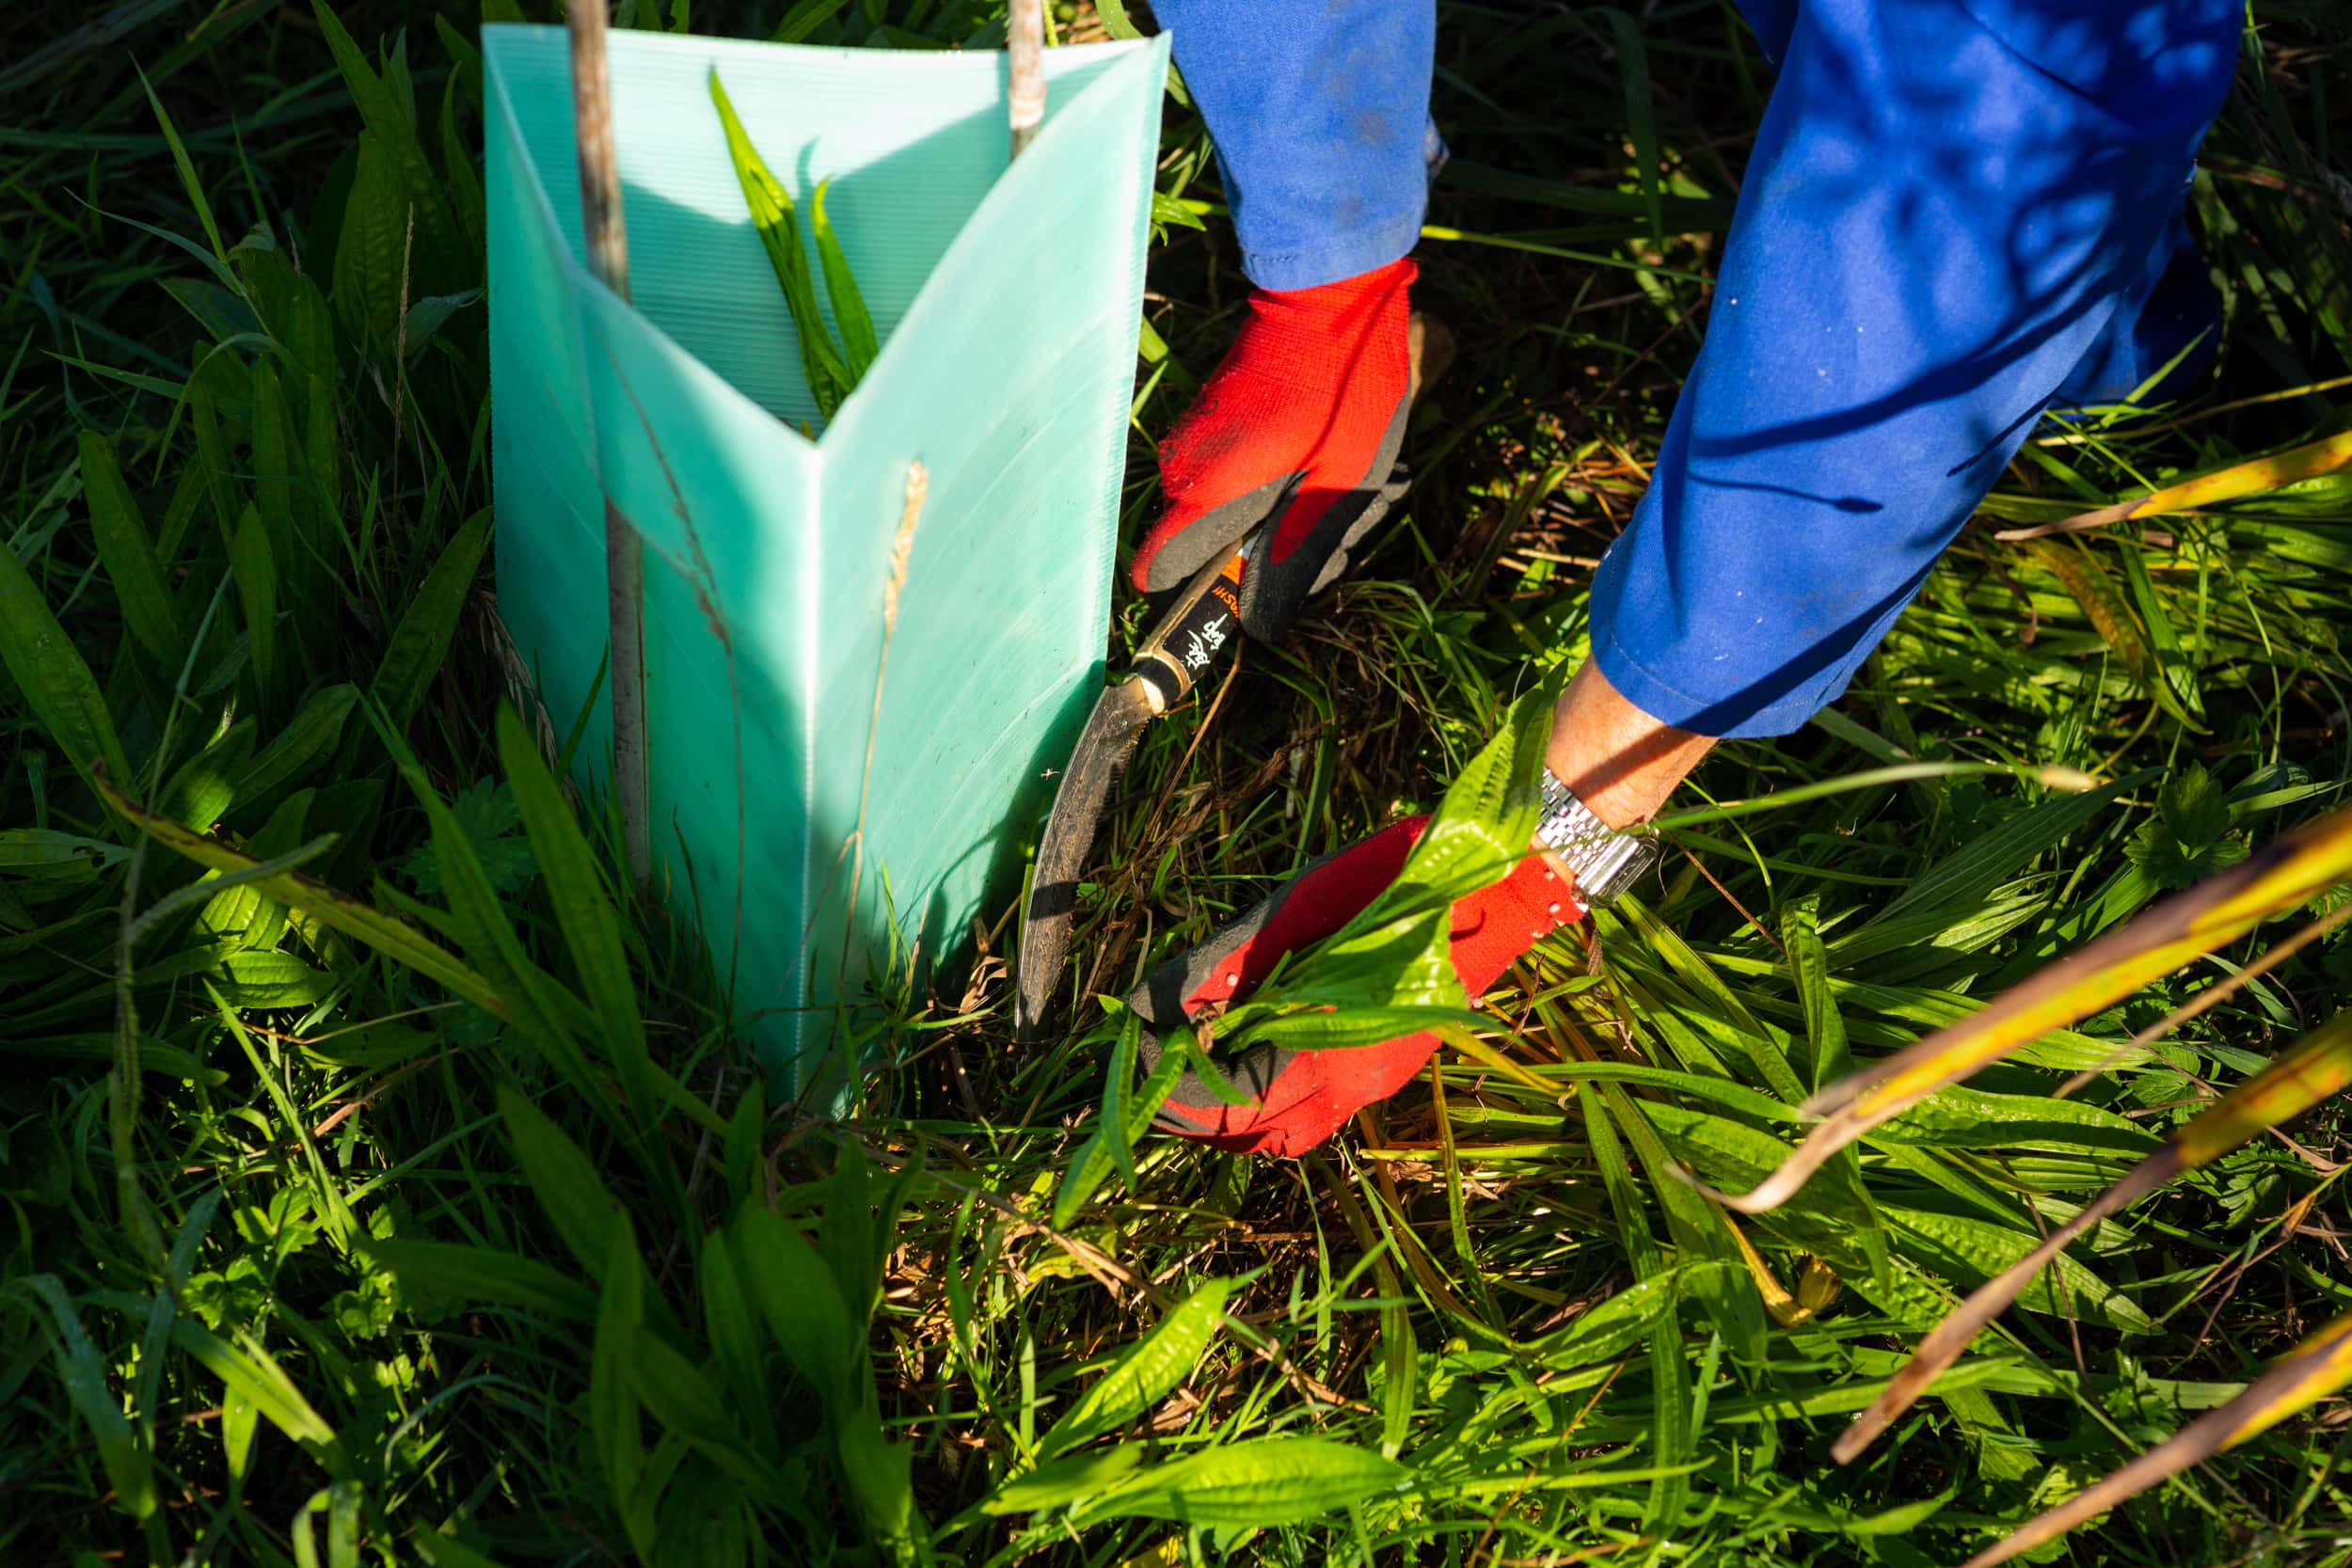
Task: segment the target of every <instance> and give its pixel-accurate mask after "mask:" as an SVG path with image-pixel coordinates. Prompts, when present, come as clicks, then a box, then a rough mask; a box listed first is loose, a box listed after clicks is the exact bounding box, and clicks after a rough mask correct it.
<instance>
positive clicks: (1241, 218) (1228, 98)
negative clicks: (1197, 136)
mask: <svg viewBox="0 0 2352 1568" xmlns="http://www.w3.org/2000/svg"><path fill="white" fill-rule="evenodd" d="M1152 15H1153V16H1154V17H1156V18H1157V19H1158V20H1159V24H1160V25H1161V26H1162V27H1163V28H1165V29H1167V30H1168V33H1169V35H1170V38H1169V41H1170V42H1171V43H1172V44H1173V45H1174V46H1175V51H1176V65H1177V68H1178V69H1179V70H1181V71H1183V72H1184V86H1185V87H1186V88H1187V89H1188V90H1189V91H1190V92H1191V93H1192V97H1193V101H1194V102H1195V103H1198V104H1199V105H1200V114H1201V118H1202V119H1206V120H1207V121H1208V125H1209V133H1210V135H1212V136H1213V137H1214V138H1215V140H1216V153H1217V168H1218V172H1219V173H1220V174H1221V175H1222V176H1223V178H1224V183H1225V197H1226V200H1227V202H1228V203H1229V204H1230V205H1231V206H1232V210H1233V230H1234V232H1235V234H1236V235H1237V236H1238V237H1239V238H1240V241H1241V249H1242V268H1243V270H1244V271H1245V272H1247V273H1248V275H1249V280H1250V281H1251V282H1253V283H1255V284H1257V285H1258V287H1260V288H1261V289H1308V288H1312V287H1313V286H1315V285H1316V284H1318V283H1329V282H1332V281H1333V280H1335V279H1337V278H1342V277H1355V276H1356V275H1357V274H1358V273H1360V272H1370V271H1371V270H1372V269H1373V268H1375V267H1382V266H1386V265H1388V264H1389V263H1390V262H1391V261H1395V260H1396V259H1397V258H1398V257H1400V256H1402V255H1404V254H1405V253H1406V251H1408V250H1410V249H1412V247H1413V242H1414V241H1415V240H1417V239H1419V238H1420V237H1421V224H1422V213H1423V212H1424V211H1425V210H1426V208H1427V207H1428V202H1429V171H1430V167H1431V166H1432V165H1433V164H1434V163H1435V162H1436V161H1437V160H1438V158H1439V157H1441V156H1442V148H1441V145H1440V144H1439V143H1438V140H1437V135H1436V132H1435V130H1434V128H1433V127H1432V126H1431V125H1430V122H1429V76H1430V67H1431V64H1432V61H1433V60H1434V58H1435V49H1436V40H1437V25H1438V13H1437V0H1156V3H1155V4H1154V5H1153V6H1152Z"/></svg>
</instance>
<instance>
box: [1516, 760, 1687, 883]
mask: <svg viewBox="0 0 2352 1568" xmlns="http://www.w3.org/2000/svg"><path fill="white" fill-rule="evenodd" d="M1535 842H1536V843H1537V844H1540V845H1542V846H1543V847H1545V848H1547V849H1549V850H1550V851H1551V852H1552V853H1553V854H1555V855H1557V856H1559V857H1560V859H1561V860H1563V861H1565V863H1567V867H1568V869H1569V870H1570V871H1573V872H1575V873H1576V896H1577V899H1578V901H1579V902H1580V903H1581V904H1582V905H1583V906H1584V907H1585V908H1586V909H1588V910H1597V909H1599V908H1601V907H1603V906H1604V905H1607V904H1610V903H1613V902H1614V901H1615V899H1616V896H1617V895H1619V894H1620V893H1623V892H1624V891H1625V890H1626V889H1627V888H1629V887H1631V886H1632V885H1633V883H1634V882H1635V880H1636V879H1639V878H1640V877H1641V875H1642V873H1643V872H1645V871H1647V870H1648V869H1649V868H1650V867H1651V866H1652V865H1654V864H1656V863H1657V861H1658V851H1659V846H1658V840H1657V839H1655V838H1650V837H1644V836H1637V835H1635V834H1632V833H1621V832H1617V831H1616V830H1615V829H1614V828H1612V827H1610V826H1609V825H1608V824H1606V823H1604V822H1603V821H1601V819H1600V818H1599V817H1597V816H1594V815H1593V814H1592V812H1591V811H1590V810H1588V809H1587V808H1586V807H1585V804H1584V802H1583V801H1581V800H1578V799H1577V798H1576V792H1575V791H1574V790H1572V789H1570V788H1569V787H1568V786H1567V785H1566V784H1562V783H1561V782H1560V781H1559V780H1558V779H1557V778H1556V777H1554V776H1553V774H1552V771H1551V769H1550V768H1545V769H1544V814H1543V815H1542V816H1539V817H1537V818H1536V819H1535Z"/></svg>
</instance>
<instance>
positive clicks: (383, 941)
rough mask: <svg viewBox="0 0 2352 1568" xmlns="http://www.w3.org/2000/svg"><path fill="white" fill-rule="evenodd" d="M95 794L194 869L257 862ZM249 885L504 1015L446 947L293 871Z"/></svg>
mask: <svg viewBox="0 0 2352 1568" xmlns="http://www.w3.org/2000/svg"><path fill="white" fill-rule="evenodd" d="M99 790H100V792H101V793H102V794H103V795H104V796H105V798H106V800H107V803H108V804H110V805H111V806H113V807H114V809H115V810H116V811H117V812H119V813H120V814H121V815H122V816H124V817H126V818H128V819H129V820H130V821H132V822H135V823H136V824H137V825H138V827H139V829H140V831H142V832H145V833H146V834H147V835H148V836H149V837H150V838H152V839H153V840H155V842H156V843H158V844H161V845H163V846H164V847H166V848H168V849H173V850H177V851H178V852H179V853H181V854H183V855H185V856H186V857H187V858H188V859H190V860H192V861H194V862H196V863H198V864H199V865H202V866H208V867H210V868H211V869H213V870H215V871H224V872H237V871H249V870H251V869H252V868H253V867H254V866H256V865H259V864H260V863H261V862H259V861H257V860H256V859H254V857H252V856H251V855H248V854H246V852H245V851H244V850H242V849H234V848H231V847H230V846H228V845H226V844H223V843H221V842H220V841H219V840H218V839H215V838H210V837H207V836H206V835H205V834H202V833H199V832H196V831H195V830H194V829H192V828H189V827H186V826H184V825H183V824H181V823H178V822H174V821H172V820H170V819H169V818H168V817H163V816H151V815H149V814H148V813H146V812H144V811H142V810H141V809H140V808H139V807H138V806H137V805H135V803H133V802H132V801H131V800H129V799H128V798H127V797H125V796H124V795H122V794H121V793H120V792H119V790H116V789H113V788H111V787H109V786H107V785H106V784H100V785H99ZM252 885H253V886H254V887H255V888H257V889H258V890H260V891H261V892H262V893H264V894H266V895H269V896H270V897H272V898H275V899H276V900H278V902H279V903H281V904H283V905H285V906H286V907H287V908H289V909H294V910H299V911H303V912H304V913H305V914H308V915H310V916H312V917H313V918H315V919H316V920H318V921H319V922H320V923H321V924H323V925H326V926H329V927H333V928H334V929H336V930H338V931H341V932H342V933H343V934H344V935H345V936H348V937H354V938H357V939H358V941H361V942H366V943H367V944H368V945H369V946H371V947H373V948H374V949H375V950H376V951H377V952H379V953H382V954H383V955H384V956H385V957H386V958H396V959H398V960H399V961H400V962H402V963H405V964H406V965H407V966H408V967H409V968H411V969H413V970H415V971H417V973H419V974H423V975H425V976H427V977H428V978H430V979H434V980H437V981H438V982H440V983H441V984H442V985H443V986H446V987H447V988H448V989H449V990H452V991H453V992H454V993H456V994H457V995H459V996H462V997H464V998H466V1000H468V1001H469V1002H471V1003H473V1004H474V1005H475V1006H479V1007H482V1008H485V1009H486V1010H488V1011H490V1012H493V1013H496V1014H499V1015H500V1016H501V1017H502V1016H504V1014H505V1011H506V1004H505V1003H504V1002H503V1001H502V1000H501V998H500V996H499V994H498V992H497V991H495V990H492V989H491V987H490V984H489V982H488V981H486V980H485V979H484V978H483V977H482V976H481V975H479V974H475V973H474V972H473V971H472V970H470V969H468V968H467V967H466V966H465V965H464V964H463V963H460V962H459V961H458V960H457V958H455V957H454V956H453V955H452V954H451V953H450V951H449V950H448V949H447V948H445V947H442V946H440V945H439V944H437V943H436V942H433V941H431V940H430V939H429V938H427V937H425V936H424V935H423V934H421V932H419V931H417V930H416V929H414V928H413V927H409V926H407V925H405V924H403V923H402V922H401V921H398V920H395V919H394V918H392V917H391V916H390V915H388V914H385V913H383V912H382V911H379V910H376V909H374V908H373V907H372V906H370V905H368V904H364V903H362V902H360V901H359V900H358V899H357V898H354V897H352V896H351V895H349V894H346V893H339V892H337V891H336V890H335V889H333V888H330V887H327V886H326V885H325V884H323V883H320V882H314V881H311V880H310V879H308V878H305V877H300V876H297V875H295V874H294V873H293V872H281V873H279V874H278V875H276V876H268V877H262V878H258V879H255V880H254V882H253V884H252Z"/></svg>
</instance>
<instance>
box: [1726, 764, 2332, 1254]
mask: <svg viewBox="0 0 2352 1568" xmlns="http://www.w3.org/2000/svg"><path fill="white" fill-rule="evenodd" d="M2346 879H2352V808H2345V809H2344V810H2341V811H2337V812H2335V813H2332V814H2331V815H2329V816H2325V817H2323V818H2321V819H2320V820H2319V821H2317V822H2314V823H2312V825H2311V826H2309V827H2307V828H2304V829H2302V830H2301V831H2299V832H2295V833H2291V834H2289V835H2287V836H2286V837H2284V838H2281V839H2277V840H2275V841H2273V842H2272V843H2270V844H2267V845H2265V846H2263V847H2261V848H2260V849H2257V850H2256V851H2255V852H2254V853H2253V854H2252V855H2250V856H2249V857H2248V858H2247V859H2246V860H2244V861H2242V862H2240V863H2238V864H2236V865H2234V866H2233V867H2231V868H2230V869H2229V870H2227V871H2224V872H2222V873H2220V874H2219V875H2217V876H2215V877H2211V878H2208V879H2206V880H2204V881H2203V882H2201V883H2200V884H2199V885H2198V886H2196V887H2193V888H2191V889H2189V890H2188V891H2187V892H2185V893H2182V894H2180V895H2176V896H2174V897H2172V898H2169V899H2167V900H2165V902H2163V903H2162V904H2159V905H2157V906H2156V907H2155V908H2154V909H2153V910H2150V911H2147V912H2146V913H2144V914H2142V915H2140V916H2139V917H2138V918H2137V919H2136V920H2133V921H2132V922H2131V923H2130V924H2128V925H2126V926H2124V927H2122V929H2120V930H2117V931H2113V932H2110V933H2109V934H2108V935H2106V936H2104V937H2101V938H2100V939H2099V940H2098V941H2096V942H2092V943H2091V944H2090V946H2088V947H2085V948H2084V949H2082V950H2081V951H2080V952H2078V953H2074V954H2072V955H2070V956H2068V957H2067V958H2061V959H2059V960H2058V962H2057V963H2054V964H2052V965H2050V966H2049V967H2047V968H2045V969H2043V970H2042V972H2041V973H2040V974H2036V975H2035V976H2034V977H2033V978H2032V979H2030V980H2027V981H2026V983H2025V984H2023V985H2021V986H2018V987H2016V988H2015V989H2014V990H2010V991H2009V992H2008V993H2007V994H2005V995H2003V996H2001V997H2000V998H1998V999H1997V1000H1995V1001H1994V1002H1993V1003H1992V1004H1990V1005H1989V1006H1985V1007H1983V1008H1982V1009H1980V1010H1979V1011H1977V1012H1975V1013H1972V1014H1970V1015H1969V1016H1968V1017H1966V1018H1964V1019H1962V1020H1960V1021H1958V1022H1954V1023H1952V1024H1949V1025H1947V1026H1946V1027H1945V1028H1942V1029H1939V1030H1937V1031H1936V1032H1935V1033H1934V1034H1932V1035H1930V1036H1928V1037H1926V1038H1925V1039H1922V1040H1919V1041H1917V1042H1916V1043H1915V1044H1913V1045H1910V1046H1907V1047H1905V1048H1904V1049H1903V1050H1901V1051H1899V1052H1897V1053H1895V1054H1894V1055H1892V1056H1890V1057H1888V1058H1887V1059H1886V1060H1884V1061H1883V1062H1878V1063H1875V1064H1873V1065H1871V1066H1870V1067H1867V1068H1865V1069H1862V1070H1861V1071H1859V1072H1855V1073H1851V1074H1850V1075H1848V1076H1847V1077H1845V1078H1842V1079H1840V1080H1838V1081H1837V1082H1836V1083H1835V1084H1832V1085H1829V1086H1828V1087H1827V1088H1825V1089H1823V1090H1822V1091H1821V1092H1820V1093H1819V1094H1817V1095H1815V1096H1814V1097H1813V1098H1812V1099H1811V1100H1809V1101H1806V1102H1805V1104H1804V1106H1803V1107H1802V1108H1803V1109H1804V1111H1805V1112H1806V1113H1807V1114H1809V1115H1814V1116H1820V1117H1824V1118H1825V1119H1823V1120H1822V1121H1821V1122H1820V1124H1819V1125H1818V1126H1816V1127H1815V1128H1814V1129H1813V1131H1812V1132H1809V1133H1807V1134H1806V1136H1805V1139H1804V1143H1802V1144H1800V1145H1799V1146H1798V1147H1797V1148H1796V1150H1795V1151H1794V1152H1793V1153H1791V1154H1790V1155H1789V1157H1788V1160H1787V1161H1786V1162H1784V1163H1783V1164H1782V1165H1781V1167H1780V1168H1779V1169H1778V1170H1776V1171H1774V1172H1773V1173H1772V1175H1771V1176H1769V1177H1767V1178H1766V1179H1765V1180H1764V1181H1763V1182H1762V1183H1761V1184H1760V1185H1758V1186H1757V1187H1756V1190H1755V1191H1753V1192H1750V1193H1746V1194H1743V1195H1740V1196H1730V1195H1725V1194H1720V1193H1719V1194H1715V1195H1713V1196H1715V1197H1716V1198H1717V1199H1718V1200H1719V1201H1721V1202H1723V1203H1724V1204H1725V1205H1727V1206H1728V1207H1730V1208H1732V1209H1735V1210H1737V1211H1739V1212H1741V1213H1750V1214H1756V1213H1763V1212H1767V1211H1769V1210H1772V1209H1776V1208H1778V1207H1779V1206H1780V1205H1781V1204H1783V1203H1786V1202H1788V1199H1789V1198H1791V1197H1793V1196H1796V1194H1797V1193H1798V1192H1799V1191H1800V1190H1801V1189H1802V1188H1803V1187H1804V1183H1805V1181H1806V1180H1808V1179H1809V1178H1810V1177H1811V1176H1812V1174H1813V1173H1814V1172H1815V1171H1817V1170H1819V1169H1820V1167H1821V1165H1822V1164H1823V1163H1824V1162H1826V1161H1827V1160H1828V1159H1829V1157H1830V1156H1831V1155H1833V1154H1835V1153H1836V1152H1837V1151H1838V1150H1839V1149H1841V1148H1845V1147H1846V1146H1847V1145H1848V1144H1851V1143H1852V1142H1853V1141H1854V1140H1855V1139H1857V1138H1859V1137H1861V1136H1862V1135H1863V1134H1864V1133H1866V1132H1868V1131H1869V1130H1870V1129H1871V1128H1873V1127H1876V1126H1878V1125H1879V1124H1880V1123H1881V1122H1883V1121H1886V1120H1888V1119H1889V1118H1891V1117H1896V1116H1899V1115H1900V1114H1901V1113H1902V1112H1904V1111H1906V1110H1908V1109H1910V1108H1911V1107H1912V1106H1914V1105H1915V1104H1917V1103H1918V1102H1919V1101H1921V1100H1924V1099H1926V1098H1927V1097H1928V1096H1929V1095H1931V1094H1932V1093H1934V1092H1935V1091H1936V1090H1937V1089H1940V1088H1943V1087H1944V1086H1945V1085H1949V1084H1956V1083H1959V1082H1960V1081H1961V1080H1963V1079H1964V1078H1967V1077H1969V1076H1971V1075H1973V1074H1974V1073H1976V1072H1977V1071H1978V1070H1979V1069H1982V1068H1985V1067H1988V1066H1990V1065H1991V1064H1992V1063H1994V1062H1996V1061H1998V1060H1999V1059H2000V1058H2002V1057H2003V1056H2006V1055H2008V1054H2009V1053H2010V1052H2012V1051H2016V1050H2018V1049H2020V1048H2021V1047H2023V1046H2026V1045H2028V1044H2030V1043H2032V1042H2033V1041H2034V1040H2036V1039H2039V1038H2040V1037H2042V1036H2043V1035H2045V1034H2047V1033H2049V1032H2050V1031H2051V1030H2053V1029H2058V1028H2063V1027H2065V1026H2066V1025H2068V1024H2071V1023H2073V1022H2075V1021H2077V1020H2079V1019H2082V1018H2086V1017H2088V1016H2089V1015H2090V1014H2091V1013H2094V1012H2097V1011H2099V1010H2100V1009H2101V1008H2104V1007H2107V1006H2112V1005H2113V1004H2115V1003H2117V1002H2120V1001H2122V999H2123V998H2125V997H2127V996H2130V995H2131V994H2132V993H2133V992H2135V991H2137V990H2139V989H2140V988H2141V987H2143V986H2146V985H2148V984H2149V983H2150V982H2152V981H2154V980H2157V979H2161V978H2162V977H2163V976H2165V975H2167V974H2171V973H2172V972H2173V971H2174V970H2176V969H2178V968H2180V967H2181V966H2182V965H2184V964H2186V963H2188V962H2190V961H2191V960H2193V959H2195V958H2201V957H2202V956H2203V955H2205V954H2207V953H2211V952H2213V951H2215V950H2216V949H2217V948H2220V947H2224V946H2226V945H2228V944H2229V943H2230V942H2235V941H2236V940H2237V939H2238V938H2240V937H2242V936H2244V935H2246V933H2248V932H2249V931H2251V930H2252V929H2253V928H2254V927H2256V926H2258V925H2260V924H2261V923H2262V922H2263V921H2264V920H2265V919H2268V918H2269V917H2270V916H2272V915H2275V914H2278V913H2280V911H2285V910H2290V909H2293V908H2294V907H2295V906H2296V905H2297V904H2301V903H2303V902H2305V901H2306V900H2308V899H2311V898H2312V897H2314V896H2316V895H2319V894H2320V893H2322V892H2325V891H2326V890H2327V889H2328V888H2330V887H2333V886H2335V885H2336V884H2337V883H2339V882H2342V881H2344V880H2346Z"/></svg>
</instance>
